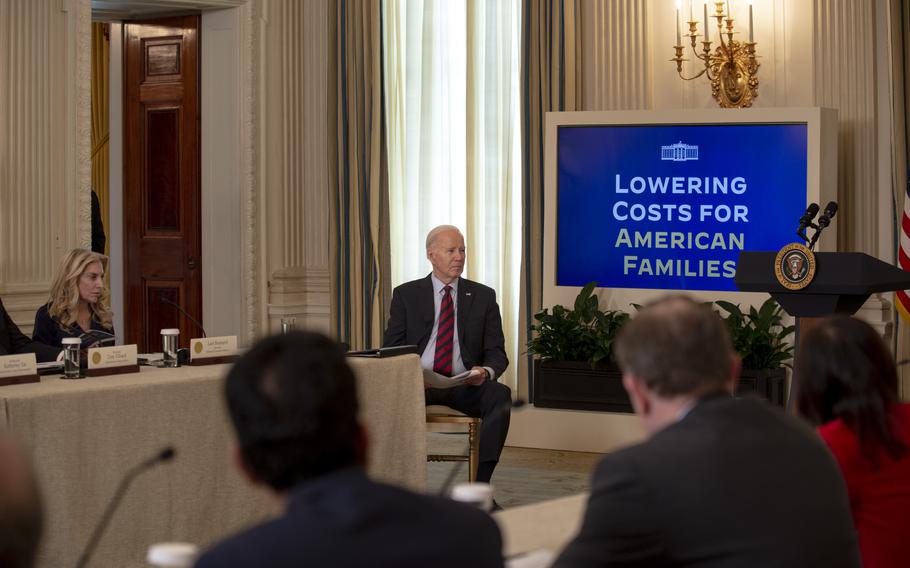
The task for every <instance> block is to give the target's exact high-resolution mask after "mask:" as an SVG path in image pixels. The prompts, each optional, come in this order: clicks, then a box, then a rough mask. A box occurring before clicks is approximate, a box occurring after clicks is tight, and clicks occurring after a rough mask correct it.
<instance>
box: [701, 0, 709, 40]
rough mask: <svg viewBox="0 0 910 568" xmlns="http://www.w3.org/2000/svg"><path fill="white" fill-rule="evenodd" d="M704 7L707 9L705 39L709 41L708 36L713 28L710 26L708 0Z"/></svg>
mask: <svg viewBox="0 0 910 568" xmlns="http://www.w3.org/2000/svg"><path fill="white" fill-rule="evenodd" d="M702 7H703V8H704V9H705V41H708V37H709V36H710V35H711V31H710V30H711V28H709V27H708V25H709V24H708V0H705V4H704V6H702Z"/></svg>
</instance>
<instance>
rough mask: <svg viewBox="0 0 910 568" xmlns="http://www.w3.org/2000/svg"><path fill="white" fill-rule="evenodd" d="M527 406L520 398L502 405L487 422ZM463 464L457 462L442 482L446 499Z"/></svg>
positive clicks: (468, 444) (466, 447)
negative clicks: (509, 411) (514, 409)
mask: <svg viewBox="0 0 910 568" xmlns="http://www.w3.org/2000/svg"><path fill="white" fill-rule="evenodd" d="M527 404H528V403H527V401H525V400H522V399H520V398H518V399H515V400H513V401H511V404H502V405H500V406H499V407H498V408H496V409H495V410H493V412H491V413H490V415H489V416H487V421H489V420H490V419H491V418H498V417H499V415H500V414H502V413H504V412H506V411H507V410H511V409H513V408H516V409H518V408H522V407H524V406H525V405H527ZM470 451H471V443H470V442H468V443H467V444H466V445H465V452H470ZM463 463H464V462H463V461H459V462H455V467H453V468H452V469H451V470H450V471H449V475H448V476H447V477H446V479H445V481H443V482H442V488H441V489H440V490H439V495H440V496H443V497H444V496H446V495H448V493H449V489H450V488H451V486H452V482H453V481H455V476H456V475H458V472H459V471H460V470H461V464H463Z"/></svg>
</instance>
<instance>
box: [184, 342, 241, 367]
mask: <svg viewBox="0 0 910 568" xmlns="http://www.w3.org/2000/svg"><path fill="white" fill-rule="evenodd" d="M236 360H237V336H236V335H223V336H221V337H203V338H201V339H191V340H190V365H217V364H220V363H232V362H234V361H236Z"/></svg>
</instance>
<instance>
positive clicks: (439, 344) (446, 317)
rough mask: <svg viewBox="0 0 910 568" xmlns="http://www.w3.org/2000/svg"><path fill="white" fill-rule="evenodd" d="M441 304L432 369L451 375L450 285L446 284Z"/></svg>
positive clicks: (452, 324)
mask: <svg viewBox="0 0 910 568" xmlns="http://www.w3.org/2000/svg"><path fill="white" fill-rule="evenodd" d="M443 290H444V291H445V295H444V296H443V297H442V305H441V306H440V307H439V327H438V328H437V330H436V358H435V359H434V362H433V370H434V371H435V372H437V373H439V374H440V375H445V376H447V377H450V376H452V341H453V339H454V337H455V303H454V302H453V301H452V287H451V286H446V287H445V288H444V289H443Z"/></svg>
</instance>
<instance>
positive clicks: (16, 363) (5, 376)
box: [0, 353, 39, 386]
mask: <svg viewBox="0 0 910 568" xmlns="http://www.w3.org/2000/svg"><path fill="white" fill-rule="evenodd" d="M38 380H39V379H38V360H37V359H35V354H34V353H20V354H18V355H3V356H2V357H0V386H7V385H21V384H25V383H37V382H38Z"/></svg>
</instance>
